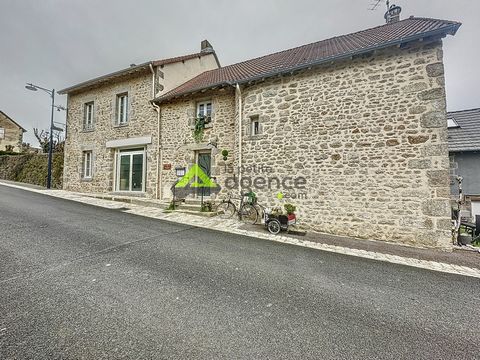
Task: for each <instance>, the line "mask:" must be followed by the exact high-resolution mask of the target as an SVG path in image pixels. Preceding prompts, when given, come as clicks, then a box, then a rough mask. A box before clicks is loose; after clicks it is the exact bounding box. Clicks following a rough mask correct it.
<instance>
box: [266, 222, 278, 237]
mask: <svg viewBox="0 0 480 360" xmlns="http://www.w3.org/2000/svg"><path fill="white" fill-rule="evenodd" d="M267 229H268V231H269V232H270V234H273V235H277V234H278V233H279V232H280V230H281V229H282V227H281V225H280V221H278V220H277V219H273V220H270V221H269V222H268V225H267Z"/></svg>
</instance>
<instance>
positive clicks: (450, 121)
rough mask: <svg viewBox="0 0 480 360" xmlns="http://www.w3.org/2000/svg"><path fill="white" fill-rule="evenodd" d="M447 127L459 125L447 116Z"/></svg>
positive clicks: (451, 127)
mask: <svg viewBox="0 0 480 360" xmlns="http://www.w3.org/2000/svg"><path fill="white" fill-rule="evenodd" d="M447 127H448V128H449V129H453V128H458V127H460V125H458V123H457V121H456V120H455V118H453V117H449V118H447Z"/></svg>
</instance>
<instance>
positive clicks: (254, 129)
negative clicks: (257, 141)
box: [250, 115, 260, 136]
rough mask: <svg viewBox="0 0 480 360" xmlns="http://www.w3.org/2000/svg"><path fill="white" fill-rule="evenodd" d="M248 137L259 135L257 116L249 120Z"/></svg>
mask: <svg viewBox="0 0 480 360" xmlns="http://www.w3.org/2000/svg"><path fill="white" fill-rule="evenodd" d="M250 135H252V136H255V135H260V119H259V117H258V115H257V116H252V117H251V118H250Z"/></svg>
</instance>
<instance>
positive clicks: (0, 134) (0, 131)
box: [0, 127, 5, 140]
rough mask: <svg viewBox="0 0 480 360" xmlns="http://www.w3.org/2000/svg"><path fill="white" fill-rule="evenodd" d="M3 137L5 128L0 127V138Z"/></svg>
mask: <svg viewBox="0 0 480 360" xmlns="http://www.w3.org/2000/svg"><path fill="white" fill-rule="evenodd" d="M3 139H5V128H2V127H0V140H3Z"/></svg>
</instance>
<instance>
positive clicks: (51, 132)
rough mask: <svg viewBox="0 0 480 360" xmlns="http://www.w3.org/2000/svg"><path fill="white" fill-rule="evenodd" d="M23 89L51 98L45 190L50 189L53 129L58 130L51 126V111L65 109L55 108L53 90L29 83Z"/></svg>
mask: <svg viewBox="0 0 480 360" xmlns="http://www.w3.org/2000/svg"><path fill="white" fill-rule="evenodd" d="M25 88H26V89H27V90H31V91H37V90H43V91H45V92H46V93H47V94H48V95H50V97H51V98H52V114H51V117H50V139H49V142H48V170H47V189H50V188H51V187H52V157H53V130H54V129H56V130H58V128H56V127H55V126H54V124H53V109H54V108H57V110H58V111H60V110H66V109H65V108H64V107H63V106H55V89H52V90H49V89H45V88H43V87H41V86H38V85H33V84H30V83H27V85H26V86H25Z"/></svg>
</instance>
